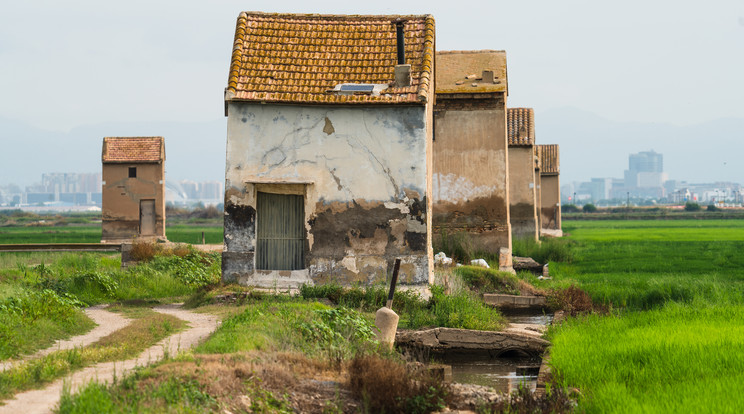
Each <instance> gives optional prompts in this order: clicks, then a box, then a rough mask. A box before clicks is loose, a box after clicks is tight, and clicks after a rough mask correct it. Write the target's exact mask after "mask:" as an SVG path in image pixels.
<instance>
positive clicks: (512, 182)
mask: <svg viewBox="0 0 744 414" xmlns="http://www.w3.org/2000/svg"><path fill="white" fill-rule="evenodd" d="M534 160H535V158H534V147H532V146H510V147H509V203H510V206H509V216H510V221H511V228H512V237H513V238H534V239H535V240H537V239H538V234H539V233H538V231H539V229H538V227H537V223H538V222H537V205H536V202H537V194H536V182H535V181H536V180H535V161H534Z"/></svg>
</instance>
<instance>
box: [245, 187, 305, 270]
mask: <svg viewBox="0 0 744 414" xmlns="http://www.w3.org/2000/svg"><path fill="white" fill-rule="evenodd" d="M304 221H305V199H304V197H303V196H301V195H293V194H271V193H262V192H258V197H257V200H256V225H257V226H258V229H257V231H256V233H257V234H256V236H257V237H256V239H257V240H256V242H257V245H256V269H260V270H297V269H303V268H304V267H305V262H304V257H303V251H304V247H305V225H304Z"/></svg>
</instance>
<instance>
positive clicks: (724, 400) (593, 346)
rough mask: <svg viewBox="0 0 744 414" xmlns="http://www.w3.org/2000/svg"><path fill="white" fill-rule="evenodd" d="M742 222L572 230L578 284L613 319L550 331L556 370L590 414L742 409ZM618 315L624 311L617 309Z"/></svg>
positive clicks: (570, 277)
mask: <svg viewBox="0 0 744 414" xmlns="http://www.w3.org/2000/svg"><path fill="white" fill-rule="evenodd" d="M742 230H744V222H739V221H726V222H722V221H716V220H705V221H689V220H688V221H673V222H668V221H651V222H638V221H624V222H618V221H596V222H570V223H566V225H565V226H564V231H566V232H568V233H570V234H571V236H570V237H571V239H573V240H575V242H576V249H575V252H576V258H575V260H574V261H573V262H572V263H569V264H566V263H557V264H555V265H553V264H551V275H553V277H554V279H555V280H554V281H552V282H541V283H545V284H552V285H563V286H565V284H567V283H575V284H577V285H578V286H580V287H581V288H582V289H584V290H585V291H586V292H588V293H589V294H591V296H592V298H593V299H594V300H595V301H600V302H603V303H605V304H609V303H612V304H613V305H614V308H615V313H614V314H613V315H612V316H598V315H589V316H584V317H581V318H577V319H569V320H568V321H567V322H566V323H564V324H562V325H559V326H558V327H555V328H553V329H551V331H550V334H549V335H550V338H551V341H552V342H553V347H552V350H551V364H552V366H553V373H554V374H555V375H557V378H558V379H559V380H560V382H561V384H562V385H565V386H570V387H578V388H579V389H580V390H581V392H582V393H583V395H584V397H585V398H584V399H583V400H582V401H580V405H579V410H580V411H586V412H631V413H633V412H643V413H654V412H658V413H666V412H737V411H739V409H740V407H742V406H744V397H743V396H742V394H741V393H740V392H738V384H741V382H742V380H744V374H742V372H744V370H743V368H744V352H742V351H744V344H742V341H741V337H742V334H744V304H743V303H742V297H744V266H743V265H744V259H742V258H741V257H740V256H741V255H740V252H741V251H742V248H744V232H742ZM618 307H619V308H620V309H618Z"/></svg>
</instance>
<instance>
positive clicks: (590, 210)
mask: <svg viewBox="0 0 744 414" xmlns="http://www.w3.org/2000/svg"><path fill="white" fill-rule="evenodd" d="M581 209H582V210H584V213H596V212H597V206H595V205H594V204H592V203H589V204H584V207H582V208H581Z"/></svg>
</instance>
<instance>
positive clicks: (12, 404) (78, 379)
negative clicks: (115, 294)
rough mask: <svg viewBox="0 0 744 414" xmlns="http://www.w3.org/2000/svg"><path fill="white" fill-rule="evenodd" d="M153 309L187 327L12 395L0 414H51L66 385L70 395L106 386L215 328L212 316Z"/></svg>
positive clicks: (177, 307) (176, 309) (173, 307)
mask: <svg viewBox="0 0 744 414" xmlns="http://www.w3.org/2000/svg"><path fill="white" fill-rule="evenodd" d="M153 310H154V311H156V312H161V313H166V314H169V315H173V316H175V317H177V318H179V319H182V320H184V321H186V322H188V324H189V328H188V329H186V330H185V331H182V332H178V333H176V334H174V335H171V336H169V337H167V338H165V339H163V340H162V341H160V342H158V343H157V344H155V345H153V346H151V347H150V348H148V349H146V350H145V351H143V352H142V353H141V354H140V355H139V356H138V357H136V358H133V359H128V360H125V361H115V362H103V363H100V364H96V365H94V366H91V367H87V368H84V369H82V370H80V371H77V372H74V373H72V374H71V375H68V376H67V377H65V378H62V379H59V380H57V381H55V382H53V383H52V384H50V385H48V386H47V387H46V388H44V389H41V390H31V391H25V392H22V393H20V394H16V396H15V397H14V398H13V399H12V400H8V401H6V402H5V405H3V406H0V414H5V413H8V414H10V413H24V414H46V413H51V412H52V410H53V409H54V408H55V407H56V406H57V404H58V403H59V399H60V396H61V393H62V388H63V386H65V385H66V386H68V387H69V389H70V392H72V393H74V392H76V391H78V390H79V389H80V388H82V387H84V386H86V385H87V384H88V383H90V382H91V381H96V382H99V383H110V382H111V381H112V379H113V378H114V375H116V376H117V377H119V378H121V377H122V376H124V375H126V374H127V373H129V372H130V371H131V370H133V369H134V368H136V367H139V366H145V365H148V364H150V363H153V362H157V361H159V360H160V359H162V358H163V356H164V355H165V354H166V353H167V354H168V355H171V356H173V355H176V354H177V353H178V352H180V351H183V350H186V349H189V348H191V347H193V346H194V345H196V344H198V343H199V342H200V341H201V340H203V339H204V338H206V337H207V336H208V335H209V334H211V333H212V332H213V331H214V330H215V329H216V328H217V322H218V318H217V317H216V316H214V315H205V314H199V313H195V312H191V311H188V310H185V309H181V306H180V305H161V306H156V307H154V308H153Z"/></svg>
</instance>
